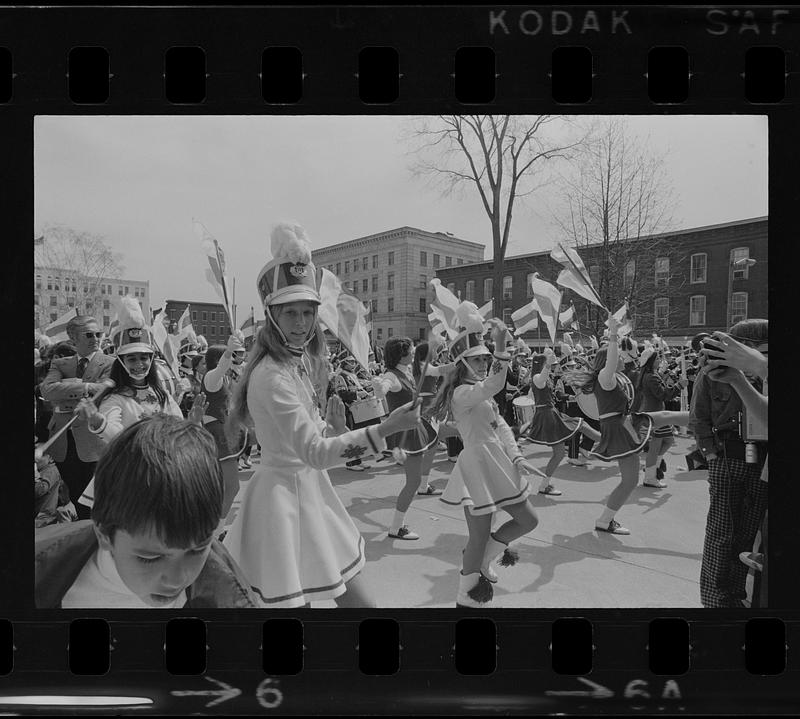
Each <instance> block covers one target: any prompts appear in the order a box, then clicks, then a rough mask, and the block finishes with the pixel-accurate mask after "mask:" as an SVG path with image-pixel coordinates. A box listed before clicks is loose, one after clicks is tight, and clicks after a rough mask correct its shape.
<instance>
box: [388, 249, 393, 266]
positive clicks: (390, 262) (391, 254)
mask: <svg viewBox="0 0 800 719" xmlns="http://www.w3.org/2000/svg"><path fill="white" fill-rule="evenodd" d="M388 264H390V265H393V264H394V252H390V253H389V262H388Z"/></svg>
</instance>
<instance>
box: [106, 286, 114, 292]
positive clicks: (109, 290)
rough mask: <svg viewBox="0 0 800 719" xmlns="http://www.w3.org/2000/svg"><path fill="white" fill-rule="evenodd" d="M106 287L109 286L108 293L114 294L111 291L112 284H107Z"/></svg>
mask: <svg viewBox="0 0 800 719" xmlns="http://www.w3.org/2000/svg"><path fill="white" fill-rule="evenodd" d="M106 287H108V294H113V293H112V291H111V285H106Z"/></svg>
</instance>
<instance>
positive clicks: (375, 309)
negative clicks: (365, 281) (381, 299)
mask: <svg viewBox="0 0 800 719" xmlns="http://www.w3.org/2000/svg"><path fill="white" fill-rule="evenodd" d="M372 311H373V313H377V312H378V300H372Z"/></svg>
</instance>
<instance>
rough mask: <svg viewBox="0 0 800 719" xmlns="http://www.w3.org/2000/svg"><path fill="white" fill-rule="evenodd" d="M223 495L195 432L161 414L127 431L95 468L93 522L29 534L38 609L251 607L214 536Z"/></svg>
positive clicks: (201, 433) (213, 456)
mask: <svg viewBox="0 0 800 719" xmlns="http://www.w3.org/2000/svg"><path fill="white" fill-rule="evenodd" d="M222 496H223V486H222V477H221V475H220V469H219V463H218V462H217V452H216V446H215V444H214V440H213V438H212V437H211V435H210V434H208V432H206V431H205V430H204V429H203V428H201V427H199V426H197V425H195V424H193V423H191V422H188V421H186V420H181V419H177V418H175V417H168V416H163V415H156V416H153V417H151V418H148V419H144V420H142V421H140V422H137V423H136V424H134V425H132V426H130V427H128V428H127V429H126V430H124V431H123V432H122V433H121V434H120V435H118V436H117V437H116V438H115V439H114V440H113V441H112V442H111V443H110V444H109V446H108V448H107V450H106V452H105V453H104V454H103V456H102V457H101V458H100V460H99V462H98V464H97V469H96V472H95V501H94V506H93V509H92V519H91V520H85V521H81V522H72V523H69V524H60V525H53V526H49V527H44V528H42V529H39V530H37V531H36V543H35V559H36V569H35V602H36V606H37V607H39V608H59V607H60V608H63V609H77V608H109V609H110V608H125V609H128V608H139V609H177V608H181V607H191V608H212V609H213V608H249V607H255V606H257V604H256V601H255V598H254V596H253V594H252V592H251V590H250V585H249V583H248V582H247V580H246V579H245V578H244V576H243V575H242V572H241V570H240V569H239V567H238V566H237V565H236V563H235V562H234V560H233V558H232V557H231V556H230V554H229V553H228V551H227V550H226V549H225V548H224V547H223V546H222V545H221V544H220V543H219V542H218V541H217V540H216V539H215V538H214V536H215V533H216V529H217V526H218V524H219V521H220V520H219V518H220V515H221V512H222Z"/></svg>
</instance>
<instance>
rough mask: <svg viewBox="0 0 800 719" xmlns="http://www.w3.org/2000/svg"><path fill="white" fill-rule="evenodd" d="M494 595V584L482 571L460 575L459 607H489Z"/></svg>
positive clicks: (457, 600)
mask: <svg viewBox="0 0 800 719" xmlns="http://www.w3.org/2000/svg"><path fill="white" fill-rule="evenodd" d="M493 596H494V589H492V584H491V582H489V580H488V579H486V577H484V576H483V574H481V573H480V572H471V573H470V574H467V575H464V574H459V575H458V597H457V598H456V606H457V607H473V608H475V609H485V608H486V607H489V606H490V605H491V602H492V597H493Z"/></svg>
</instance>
